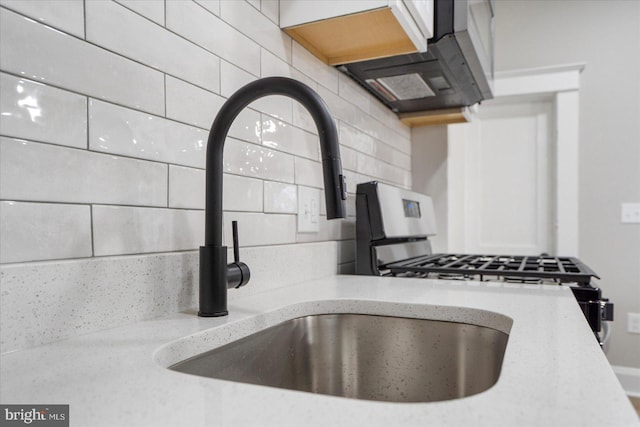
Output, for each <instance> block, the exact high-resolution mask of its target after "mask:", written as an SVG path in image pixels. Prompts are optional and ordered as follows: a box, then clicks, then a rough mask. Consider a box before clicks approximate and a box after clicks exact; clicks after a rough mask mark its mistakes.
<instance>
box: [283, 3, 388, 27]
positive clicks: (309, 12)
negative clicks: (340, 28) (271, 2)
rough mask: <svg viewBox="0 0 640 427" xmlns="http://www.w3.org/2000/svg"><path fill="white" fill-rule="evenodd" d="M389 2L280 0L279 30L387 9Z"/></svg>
mask: <svg viewBox="0 0 640 427" xmlns="http://www.w3.org/2000/svg"><path fill="white" fill-rule="evenodd" d="M388 5H389V0H356V1H353V0H351V1H347V0H280V28H288V27H293V26H295V25H301V24H306V23H308V22H315V21H320V20H322V19H329V18H335V17H336V16H343V15H350V14H352V13H358V12H364V11H367V10H373V9H378V8H381V7H387V6H388Z"/></svg>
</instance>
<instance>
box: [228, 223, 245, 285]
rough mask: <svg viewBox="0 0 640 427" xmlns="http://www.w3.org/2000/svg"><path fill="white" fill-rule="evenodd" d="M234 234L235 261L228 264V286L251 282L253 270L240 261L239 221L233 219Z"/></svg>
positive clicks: (232, 228)
mask: <svg viewBox="0 0 640 427" xmlns="http://www.w3.org/2000/svg"><path fill="white" fill-rule="evenodd" d="M231 230H232V234H233V262H232V263H231V264H228V265H227V287H228V288H239V287H241V286H244V285H246V284H247V283H249V279H250V278H251V271H249V266H248V265H247V264H245V263H244V262H240V245H238V221H231Z"/></svg>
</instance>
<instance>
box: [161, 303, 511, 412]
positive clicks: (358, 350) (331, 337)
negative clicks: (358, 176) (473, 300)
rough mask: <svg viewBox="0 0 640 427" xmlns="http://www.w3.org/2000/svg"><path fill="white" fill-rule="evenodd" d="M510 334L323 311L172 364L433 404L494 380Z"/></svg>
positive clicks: (263, 381)
mask: <svg viewBox="0 0 640 427" xmlns="http://www.w3.org/2000/svg"><path fill="white" fill-rule="evenodd" d="M507 339H508V335H507V334H506V333H504V332H501V331H498V330H495V329H491V328H487V327H483V326H476V325H470V324H465V323H455V322H444V321H437V320H424V319H414V318H404V317H391V316H374V315H365V314H321V315H313V316H306V317H299V318H296V319H292V320H288V321H285V322H283V323H280V324H278V325H276V326H273V327H271V328H268V329H264V330H262V331H259V332H257V333H254V334H252V335H249V336H247V337H245V338H242V339H239V340H237V341H233V342H231V343H229V344H226V345H224V346H222V347H219V348H216V349H214V350H211V351H208V352H206V353H202V354H200V355H198V356H195V357H192V358H190V359H187V360H185V361H182V362H179V363H177V364H175V365H172V366H170V367H169V369H172V370H174V371H179V372H184V373H188V374H193V375H200V376H204V377H210V378H216V379H221V380H229V381H237V382H242V383H249V384H258V385H264V386H271V387H280V388H286V389H291V390H299V391H306V392H312V393H320V394H327V395H332V396H342V397H349V398H355V399H367V400H378V401H391V402H434V401H442V400H450V399H457V398H461V397H466V396H471V395H473V394H476V393H480V392H482V391H484V390H487V389H488V388H490V387H491V386H493V385H494V384H495V383H496V381H497V380H498V377H499V375H500V369H501V366H502V359H503V356H504V352H505V348H506V345H507Z"/></svg>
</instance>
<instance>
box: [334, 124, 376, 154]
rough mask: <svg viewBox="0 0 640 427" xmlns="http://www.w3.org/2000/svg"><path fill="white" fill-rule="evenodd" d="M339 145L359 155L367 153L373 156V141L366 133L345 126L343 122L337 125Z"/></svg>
mask: <svg viewBox="0 0 640 427" xmlns="http://www.w3.org/2000/svg"><path fill="white" fill-rule="evenodd" d="M339 134H340V143H341V144H344V145H346V146H347V147H351V148H353V149H354V150H357V151H360V152H361V153H368V154H370V155H373V153H374V152H375V141H374V139H373V138H372V137H371V136H370V135H367V134H366V133H364V132H362V131H361V130H359V129H356V128H354V127H353V126H350V125H348V124H346V123H345V122H342V121H341V122H340V123H339Z"/></svg>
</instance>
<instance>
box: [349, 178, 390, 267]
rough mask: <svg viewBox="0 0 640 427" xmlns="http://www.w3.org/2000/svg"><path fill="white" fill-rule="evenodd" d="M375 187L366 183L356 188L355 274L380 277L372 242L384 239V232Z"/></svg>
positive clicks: (375, 184) (374, 183)
mask: <svg viewBox="0 0 640 427" xmlns="http://www.w3.org/2000/svg"><path fill="white" fill-rule="evenodd" d="M376 186H377V182H367V183H362V184H358V186H357V188H356V274H359V275H365V276H379V275H380V271H379V270H378V265H377V257H376V254H375V247H374V246H373V241H374V240H379V239H382V238H384V230H383V229H382V217H381V215H380V207H379V206H380V205H379V203H380V202H379V200H378V195H377V191H376Z"/></svg>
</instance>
